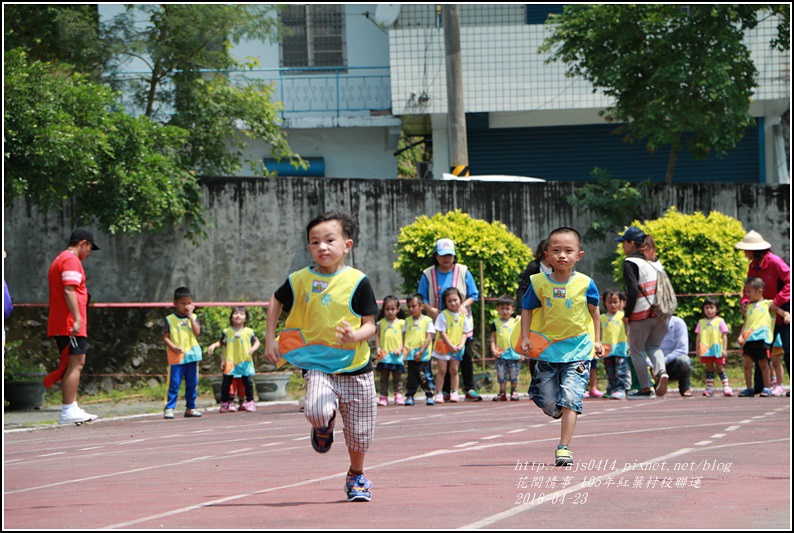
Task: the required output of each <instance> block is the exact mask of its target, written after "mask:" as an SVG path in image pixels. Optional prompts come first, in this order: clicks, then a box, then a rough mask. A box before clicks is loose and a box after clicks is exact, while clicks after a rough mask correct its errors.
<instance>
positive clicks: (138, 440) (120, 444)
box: [116, 439, 149, 446]
mask: <svg viewBox="0 0 794 533" xmlns="http://www.w3.org/2000/svg"><path fill="white" fill-rule="evenodd" d="M147 440H149V439H135V440H125V441H123V442H117V443H116V444H117V445H119V446H126V445H127V444H135V443H136V442H145V441H147Z"/></svg>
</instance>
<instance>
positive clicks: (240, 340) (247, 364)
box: [223, 327, 256, 378]
mask: <svg viewBox="0 0 794 533" xmlns="http://www.w3.org/2000/svg"><path fill="white" fill-rule="evenodd" d="M223 334H224V335H225V336H226V352H225V358H226V359H225V360H226V365H225V366H224V369H223V373H224V374H226V375H227V376H234V377H236V378H239V377H243V376H253V375H254V374H256V370H255V369H254V360H253V358H252V357H251V356H250V355H248V350H250V349H251V337H253V335H254V330H252V329H251V328H243V329H241V330H239V331H238V330H236V329H234V328H232V327H228V328H224V330H223Z"/></svg>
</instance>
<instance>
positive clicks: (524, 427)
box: [3, 396, 791, 530]
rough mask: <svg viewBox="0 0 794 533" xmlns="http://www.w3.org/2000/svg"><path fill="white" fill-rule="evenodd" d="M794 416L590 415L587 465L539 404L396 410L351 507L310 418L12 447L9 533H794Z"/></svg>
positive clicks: (780, 406)
mask: <svg viewBox="0 0 794 533" xmlns="http://www.w3.org/2000/svg"><path fill="white" fill-rule="evenodd" d="M790 406H791V404H790V399H789V398H747V399H745V398H741V399H740V398H710V399H709V398H690V399H683V398H680V397H678V396H676V397H668V398H665V399H657V400H632V401H623V402H618V401H610V400H586V401H585V414H584V415H583V416H581V417H580V418H579V422H578V425H577V428H576V436H575V437H574V440H573V442H572V444H571V449H572V450H573V452H574V459H575V461H576V464H575V465H574V467H572V468H559V467H554V466H552V464H553V457H554V455H553V453H554V452H553V450H554V448H555V446H556V444H557V441H558V439H559V430H560V428H559V422H558V421H553V420H551V419H550V418H548V417H546V416H545V415H543V414H542V412H541V411H540V410H539V409H538V408H536V407H535V406H534V404H532V403H531V402H529V401H527V400H526V399H522V401H519V402H507V403H501V402H500V403H494V402H490V401H484V402H481V403H476V404H475V403H460V404H445V405H437V406H434V407H428V406H425V405H421V404H417V405H416V406H413V407H394V406H389V407H385V408H379V411H378V422H377V429H376V434H375V442H374V444H373V446H372V448H371V449H370V452H369V453H368V455H367V470H366V473H367V476H368V477H369V478H370V480H372V481H373V483H374V485H375V486H374V489H373V499H372V501H371V502H369V503H348V502H346V501H345V495H344V492H343V490H342V485H343V479H344V478H343V476H344V472H345V471H346V468H347V466H348V459H347V450H346V448H345V446H344V437H343V436H342V432H341V425H339V424H337V428H336V442H335V443H334V447H333V448H332V449H331V451H330V452H329V453H328V454H325V455H320V454H317V453H315V452H314V451H313V450H312V448H311V446H310V444H309V441H308V437H309V425H308V423H307V422H306V420H305V419H304V417H303V414H302V413H299V412H298V410H297V407H295V406H293V405H267V406H260V407H259V410H258V411H257V412H255V413H227V414H220V413H218V412H217V411H214V412H208V413H206V414H205V416H204V417H203V418H201V419H185V418H177V419H175V420H171V421H169V420H162V419H161V418H159V417H156V416H152V417H145V418H130V419H116V420H108V421H97V422H95V423H93V424H91V425H86V426H82V427H74V426H69V427H56V428H48V429H43V430H37V431H26V432H6V433H5V435H4V449H3V452H4V454H3V455H4V468H3V476H4V485H3V491H4V513H3V522H4V524H3V527H4V529H5V528H11V529H98V528H110V529H123V528H127V529H155V528H165V529H223V530H227V529H232V528H234V529H310V528H311V529H319V528H321V529H324V530H332V529H358V530H372V529H408V528H417V529H442V528H443V529H452V528H466V529H488V528H491V529H560V528H563V529H565V530H576V529H587V530H593V529H608V530H620V529H629V528H631V529H693V528H696V529H782V530H790V528H791V408H790Z"/></svg>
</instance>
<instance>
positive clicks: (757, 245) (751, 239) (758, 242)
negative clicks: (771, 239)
mask: <svg viewBox="0 0 794 533" xmlns="http://www.w3.org/2000/svg"><path fill="white" fill-rule="evenodd" d="M736 248H738V249H739V250H768V249H770V248H772V245H771V244H769V243H768V242H766V241H765V240H764V238H763V237H761V234H760V233H758V232H757V231H752V230H751V231H749V232H748V233H747V235H745V236H744V238H743V239H742V240H740V241H739V242H737V243H736Z"/></svg>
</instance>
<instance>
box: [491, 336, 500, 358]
mask: <svg viewBox="0 0 794 533" xmlns="http://www.w3.org/2000/svg"><path fill="white" fill-rule="evenodd" d="M491 353H492V354H493V356H494V357H499V356H500V355H502V354H500V353H499V347H498V346H497V345H496V331H495V330H494V331H492V332H491Z"/></svg>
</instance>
